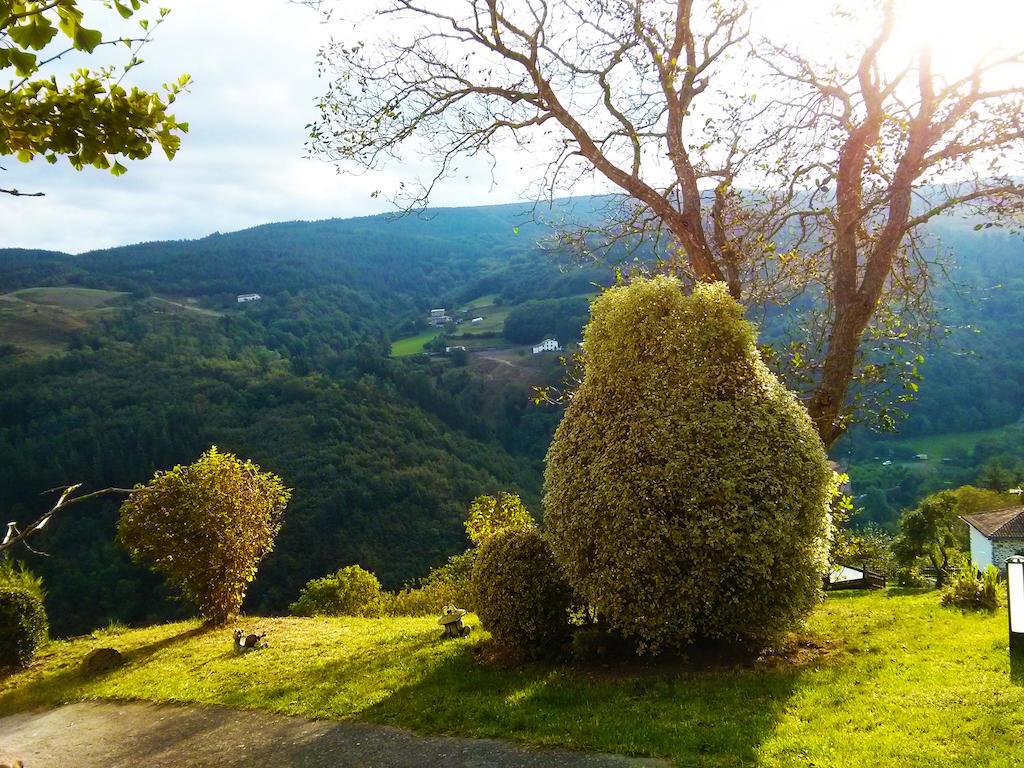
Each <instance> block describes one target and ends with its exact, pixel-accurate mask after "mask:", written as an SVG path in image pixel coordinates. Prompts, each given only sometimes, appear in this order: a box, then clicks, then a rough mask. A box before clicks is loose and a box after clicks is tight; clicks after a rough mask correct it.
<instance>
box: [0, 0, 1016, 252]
mask: <svg viewBox="0 0 1024 768" xmlns="http://www.w3.org/2000/svg"><path fill="white" fill-rule="evenodd" d="M350 1H351V2H361V1H362V2H363V3H364V5H363V6H362V7H364V8H368V7H369V6H370V5H371V4H372V3H373V2H374V1H375V0H346V2H350ZM164 2H166V3H167V4H168V5H169V6H170V7H171V9H172V12H171V14H170V16H168V17H167V19H166V21H165V23H164V24H163V25H162V26H161V27H160V28H159V29H158V30H157V32H156V34H155V39H154V41H153V42H152V43H151V44H150V45H149V46H148V47H147V48H146V49H145V50H144V52H143V57H144V58H145V63H144V65H142V66H141V67H139V68H137V69H136V70H134V71H133V72H132V73H131V75H130V78H131V81H132V83H133V84H137V85H139V86H140V87H144V88H148V89H154V88H158V87H159V84H160V83H163V82H167V81H170V80H172V79H175V78H176V77H177V76H178V75H179V74H182V73H189V74H190V75H191V76H192V78H193V85H192V86H191V90H190V92H189V93H187V94H184V95H183V96H182V97H180V98H179V100H178V102H177V103H176V104H175V105H174V109H173V112H174V114H175V115H176V116H177V118H178V119H179V120H183V121H187V122H188V123H189V125H190V130H189V132H188V133H187V134H186V135H185V136H184V137H183V140H182V148H181V150H180V151H179V153H178V155H177V156H176V157H175V158H174V160H173V161H171V162H168V161H167V160H166V159H165V158H164V157H163V155H162V152H161V151H160V150H159V149H156V150H155V151H154V153H153V155H152V156H151V157H150V158H148V159H146V160H144V161H136V162H130V161H123V162H125V164H126V165H127V166H128V168H129V171H128V173H127V174H126V175H124V176H121V177H114V176H111V175H110V174H109V173H107V172H105V171H101V170H98V169H94V168H86V169H85V170H83V171H80V172H76V171H74V170H73V169H72V168H71V167H70V165H69V164H68V163H67V161H66V160H64V159H61V160H60V161H59V162H58V164H57V165H49V164H47V163H46V162H45V161H43V160H41V159H39V160H36V161H33V162H32V163H29V164H22V163H19V162H18V161H17V160H16V159H14V158H10V157H7V158H0V166H2V167H4V168H6V169H7V170H6V172H0V186H3V187H7V188H11V187H14V188H17V189H20V190H22V191H25V192H32V191H41V192H44V193H45V196H44V197H21V198H12V197H9V196H6V195H0V247H22V248H44V249H53V250H62V251H68V252H71V253H80V252H83V251H87V250H91V249H95V248H103V247H109V246H116V245H124V244H129V243H136V242H142V241H149V240H163V239H188V238H197V237H202V236H205V235H207V234H209V233H211V232H215V231H220V232H229V231H234V230H237V229H243V228H246V227H250V226H255V225H258V224H264V223H268V222H275V221H289V220H295V219H307V220H313V219H324V218H333V217H339V218H347V217H352V216H363V215H368V214H373V213H381V212H385V211H391V210H394V207H393V206H392V205H391V204H390V203H388V202H387V200H385V199H383V198H377V199H374V198H371V192H372V191H373V190H377V189H382V190H391V189H395V188H396V186H397V184H398V182H399V181H400V180H401V179H403V178H409V177H410V176H416V175H427V173H428V170H429V169H427V168H425V167H424V168H422V169H417V168H416V166H415V165H411V166H410V165H408V164H407V165H403V166H393V167H391V168H389V169H388V170H387V171H386V172H382V173H377V174H372V175H366V174H364V175H358V174H352V173H347V174H343V175H339V174H338V173H337V172H336V168H335V167H334V166H333V165H331V164H329V163H327V162H324V161H322V160H318V159H311V158H307V157H305V151H304V143H305V140H306V134H307V130H306V128H305V126H306V125H307V124H309V123H310V122H312V121H313V120H315V118H316V117H317V109H316V106H315V102H316V99H317V97H318V96H319V95H320V94H321V93H322V91H323V90H324V88H325V86H326V83H325V82H324V81H322V80H319V79H318V78H317V67H316V55H317V51H318V49H319V47H320V45H321V43H322V42H323V41H325V40H326V39H327V37H328V35H329V34H330V33H331V32H332V31H333V32H334V33H335V34H339V33H343V32H344V30H343V29H340V28H339V27H338V26H337V25H339V24H340V23H341V22H339V21H337V20H335V21H334V22H332V24H333V26H325V25H324V24H322V23H321V16H320V14H319V13H317V12H316V11H314V10H312V9H310V8H308V7H306V6H303V5H299V4H296V3H289V2H287V0H244V2H243V0H164ZM815 2H816V3H817V2H821V5H814V6H808V5H807V0H757V3H756V4H757V5H759V6H761V7H762V9H763V10H766V11H767V12H766V13H764V14H763V15H762V16H761V22H762V23H763V25H764V27H763V29H765V30H768V32H769V33H770V34H771V35H773V36H775V37H776V38H778V39H782V38H783V37H785V36H786V35H789V36H790V37H791V39H793V40H801V39H802V41H803V42H804V43H806V42H807V41H808V40H812V41H813V40H818V41H819V42H821V43H824V44H827V45H830V46H831V45H835V44H836V43H837V42H839V41H837V40H836V39H835V37H834V35H833V34H822V31H821V28H820V24H821V23H822V22H821V20H820V19H818V20H815V19H813V16H814V15H815V14H812V13H811V12H810V11H811V10H812V9H813V10H814V11H815V12H816V13H817V15H819V16H820V15H821V12H823V11H825V10H826V7H827V5H829V4H827V3H824V0H815ZM906 2H908V3H909V4H910V5H911V6H913V5H914V4H915V3H916V4H917V5H920V6H921V7H920V8H919V9H918V10H917V11H915V13H916V18H917V19H918V20H927V21H928V23H927V24H924V23H912V24H909V25H907V26H906V29H907V30H908V31H909V32H908V33H909V34H911V35H920V34H921V33H922V32H924V33H927V34H928V35H929V36H930V37H932V38H934V39H935V41H936V42H937V43H938V45H937V50H939V51H940V52H943V55H945V56H953V57H955V56H958V55H959V56H965V55H971V54H973V53H976V51H977V49H978V48H979V47H981V46H987V45H989V44H990V42H991V38H992V37H993V36H996V37H998V36H999V35H1000V34H1002V35H1003V36H1005V37H1008V38H1012V39H1013V40H1014V41H1016V40H1017V36H1018V35H1019V29H1020V24H1018V23H1016V22H1018V21H1019V22H1020V23H1024V10H1022V9H1024V2H1022V1H1021V0H974V4H973V5H972V12H971V13H969V14H966V15H965V14H964V7H963V4H962V3H961V2H960V1H959V0H906ZM153 5H155V6H158V5H159V0H153ZM85 7H86V10H87V14H94V15H93V16H88V15H87V18H86V21H87V23H93V24H96V25H98V26H100V27H101V28H103V29H104V30H105V31H110V26H109V23H107V22H105V21H103V20H102V19H103V18H106V17H101V16H100V15H99V13H98V12H97V10H98V11H102V8H101V7H100V4H99V3H88V4H87V5H86V6H85ZM347 7H351V8H355V7H357V6H347ZM147 8H148V6H143V10H144V11H145V10H146V9H147ZM154 12H155V8H152V9H150V14H152V13H154ZM1010 16H1012V18H1013V21H1014V22H1015V23H1014V24H1009V23H1007V24H1005V25H996V26H993V24H992V23H991V20H992V19H993V18H1002V19H1004V20H1007V21H1008V20H1009V18H1010ZM115 21H116V17H115ZM132 23H134V21H133V22H132ZM773 24H774V25H775V27H774V28H773V26H772V25H773ZM815 25H818V26H815ZM829 32H830V33H831V32H832V30H829ZM910 44H914V41H912V40H908V45H910ZM1014 44H1015V45H1016V42H1014ZM103 56H104V57H106V56H107V55H106V54H103ZM107 60H108V61H115V60H116V59H109V58H107ZM101 61H102V60H101V59H100V58H99V57H97V56H95V55H94V56H93V57H83V59H82V61H81V62H80V65H91V66H96V65H97V63H99V62H101ZM69 64H70V63H64V64H62V70H63V71H65V72H66V71H67V69H68V68H69ZM499 160H502V158H500V157H499ZM504 160H511V161H510V162H507V163H503V164H502V165H500V166H499V168H498V171H497V176H496V177H495V178H492V175H491V171H490V168H489V166H487V165H485V164H484V163H482V162H481V163H480V164H479V165H473V164H472V163H470V164H468V165H466V166H464V167H463V169H462V170H463V172H462V173H460V176H459V178H458V179H456V180H451V181H449V182H447V183H444V184H442V185H441V186H440V187H438V188H437V189H436V190H435V193H434V195H433V196H432V199H431V204H432V205H434V206H462V205H488V204H498V203H507V202H515V201H517V200H520V199H523V198H522V195H523V194H524V192H525V191H526V190H527V184H526V182H527V181H528V180H526V179H523V178H521V175H520V174H518V173H517V172H516V170H515V169H517V168H518V167H520V166H521V165H522V163H523V159H522V158H519V159H518V160H517V159H515V158H508V157H505V158H504ZM418 170H421V171H422V173H421V174H418V173H417V171H418ZM603 191H607V189H606V188H593V189H579V190H577V191H576V193H577V194H593V193H598V192H603Z"/></svg>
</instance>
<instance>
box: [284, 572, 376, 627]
mask: <svg viewBox="0 0 1024 768" xmlns="http://www.w3.org/2000/svg"><path fill="white" fill-rule="evenodd" d="M288 610H290V611H291V612H292V613H294V614H295V615H296V616H379V615H380V612H381V592H380V582H379V581H378V580H377V577H376V576H374V575H373V574H372V573H370V572H369V571H366V570H363V569H362V568H360V567H359V566H358V565H350V566H348V567H346V568H342V569H341V570H339V571H338V572H337V573H334V574H331V575H330V576H325V577H323V578H322V579H313V580H312V581H309V582H308V583H307V584H306V586H305V587H303V588H302V592H301V593H300V594H299V599H298V600H296V601H295V602H294V603H292V604H291V605H290V606H288Z"/></svg>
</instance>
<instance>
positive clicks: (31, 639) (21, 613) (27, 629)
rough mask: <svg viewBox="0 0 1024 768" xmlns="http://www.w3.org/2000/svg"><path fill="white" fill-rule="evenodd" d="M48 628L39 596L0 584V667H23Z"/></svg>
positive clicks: (44, 637)
mask: <svg viewBox="0 0 1024 768" xmlns="http://www.w3.org/2000/svg"><path fill="white" fill-rule="evenodd" d="M48 630H49V626H48V625H47V622H46V611H45V610H44V609H43V601H42V599H41V598H40V597H39V595H37V594H35V593H34V592H31V591H29V590H27V589H23V588H21V587H0V667H6V666H17V667H23V666H25V665H26V664H28V663H29V662H30V661H32V657H33V656H35V655H36V650H37V649H38V648H39V646H40V645H42V644H43V643H44V642H46V635H47V632H48Z"/></svg>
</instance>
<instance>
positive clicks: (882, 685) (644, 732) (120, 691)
mask: <svg viewBox="0 0 1024 768" xmlns="http://www.w3.org/2000/svg"><path fill="white" fill-rule="evenodd" d="M473 623H475V621H474V622H473ZM256 625H259V626H263V627H264V628H265V629H267V630H269V633H270V634H269V637H270V639H271V640H272V646H271V647H270V648H268V649H266V650H263V651H259V652H256V653H249V654H246V655H243V656H239V655H237V654H235V653H234V652H233V651H232V649H231V641H230V628H229V629H221V630H216V631H213V632H209V631H202V630H201V629H199V628H197V627H196V625H195V624H192V623H184V624H172V625H165V626H159V627H151V628H148V629H144V630H134V631H114V632H105V633H96V634H95V635H93V636H90V637H85V638H79V639H76V640H73V641H71V642H66V643H64V642H62V643H53V644H51V645H50V646H49V647H48V648H47V650H46V651H45V652H44V653H43V654H42V655H41V657H40V659H39V660H38V661H37V663H36V664H35V665H34V666H33V667H32V669H30V670H28V671H25V672H21V673H18V674H16V675H14V676H13V677H11V678H8V679H7V680H5V681H3V682H0V713H9V712H13V711H16V710H20V709H24V708H26V707H30V706H36V705H40V704H53V703H56V702H58V701H68V700H73V699H82V698H128V699H130V698H144V699H152V700H155V701H174V702H210V703H218V704H224V705H227V706H232V707H239V708H258V709H269V710H273V711H277V712H285V713H291V714H302V715H307V716H312V717H337V718H345V717H358V718H360V719H364V720H369V721H374V722H381V723H389V724H394V725H399V726H405V727H410V728H413V729H415V730H417V731H420V732H429V733H451V734H462V735H469V736H488V737H499V738H511V739H515V740H519V741H524V742H529V743H533V744H544V745H565V746H572V747H578V748H582V749H588V750H600V751H610V752H620V753H629V754H638V755H660V756H666V757H670V758H672V759H674V760H675V761H677V762H678V763H679V764H682V765H701V766H704V765H706V766H731V765H749V764H759V765H766V766H791V765H816V766H851V765H858V766H867V765H926V764H927V765H943V766H975V765H993V766H1015V765H1024V753H1022V752H1021V750H1020V749H1019V737H1020V734H1021V733H1024V687H1022V682H1024V681H1022V680H1021V679H1020V676H1019V675H1017V676H1016V677H1017V680H1016V682H1013V681H1011V679H1010V677H1011V673H1010V669H1009V662H1008V658H1007V653H1006V614H1005V612H1004V611H1000V612H998V613H997V614H995V615H991V616H990V615H987V614H971V615H964V614H961V613H959V612H957V611H952V610H949V609H944V608H941V607H940V606H939V605H938V593H936V592H928V593H921V594H918V593H904V592H901V591H898V590H890V591H887V592H884V593H872V594H833V595H832V596H830V597H829V598H828V600H827V602H826V603H825V604H824V606H823V607H822V608H821V609H820V610H819V611H818V612H817V613H816V614H815V616H814V617H813V618H812V620H811V623H810V627H809V629H808V633H809V637H810V638H812V639H814V640H815V643H816V645H817V646H818V647H820V648H824V649H826V650H825V652H820V653H818V652H816V653H814V654H812V656H811V657H809V658H808V657H801V656H799V655H796V656H793V655H791V656H788V657H787V658H786V660H784V661H767V662H760V663H758V664H757V665H753V666H748V667H720V668H712V669H708V668H701V667H698V666H696V665H694V666H685V665H673V666H665V665H662V666H651V667H644V666H633V667H630V668H627V669H618V670H616V669H614V668H612V669H609V668H593V669H571V668H558V667H552V666H548V665H542V664H537V665H532V666H529V667H525V668H519V669H514V670H502V669H498V668H494V667H489V666H481V665H480V664H479V663H478V662H477V661H476V656H475V650H476V649H477V648H478V646H479V644H480V643H481V641H482V640H483V639H485V638H486V634H485V633H481V632H480V631H479V630H477V631H476V632H474V633H473V634H472V635H471V636H470V637H469V638H467V639H464V640H456V641H448V642H439V641H438V640H437V637H438V634H439V632H438V627H437V625H436V624H435V623H434V620H433V619H431V618H426V619H409V618H401V619H383V620H373V619H294V618H284V619H262V620H256V619H253V620H250V621H249V622H248V624H247V625H246V626H256ZM99 646H114V647H117V648H119V649H121V650H122V651H126V652H127V655H128V659H129V662H128V665H127V667H126V668H124V669H123V670H121V671H115V672H109V673H106V674H102V675H99V676H97V677H94V678H92V679H87V678H85V677H83V676H82V675H81V673H79V672H78V671H77V667H78V664H79V661H80V659H81V658H82V657H83V656H84V655H85V653H86V652H87V651H88V650H89V649H91V648H94V647H99Z"/></svg>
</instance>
